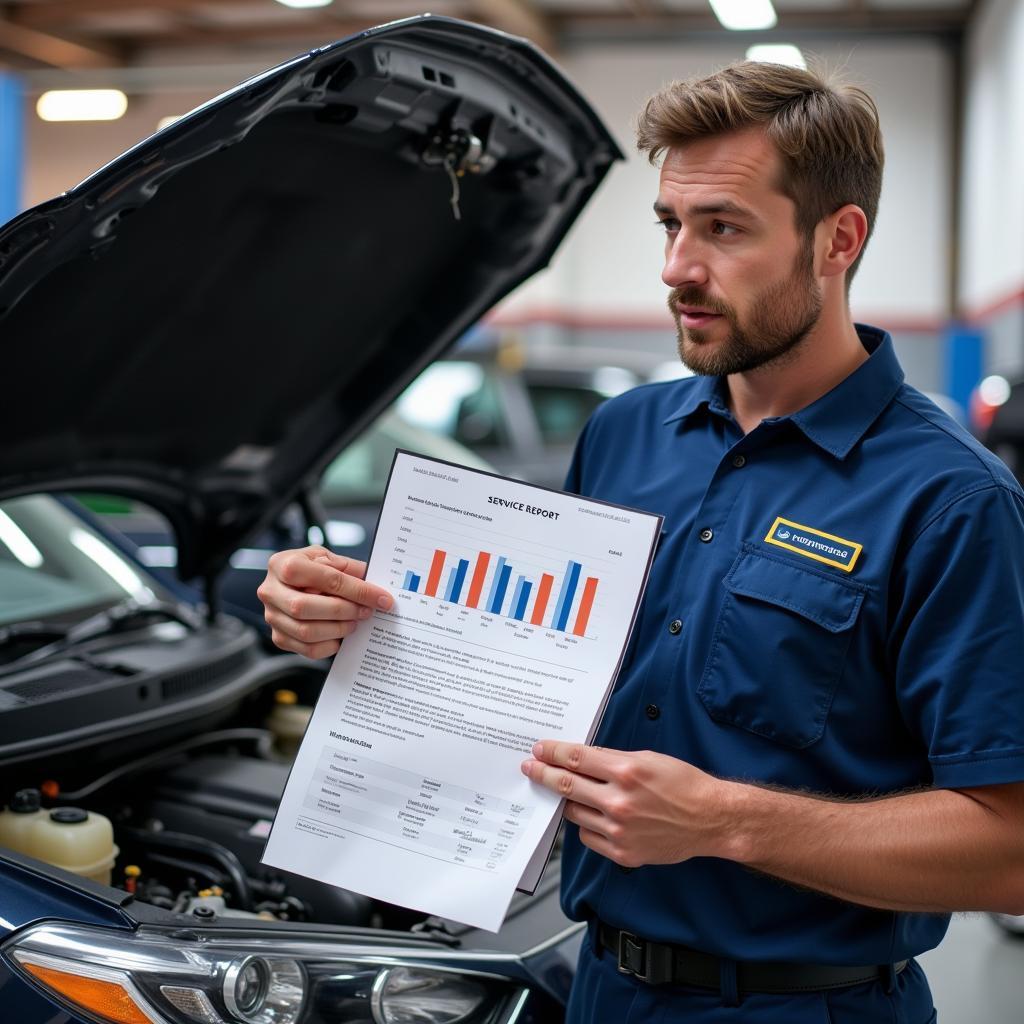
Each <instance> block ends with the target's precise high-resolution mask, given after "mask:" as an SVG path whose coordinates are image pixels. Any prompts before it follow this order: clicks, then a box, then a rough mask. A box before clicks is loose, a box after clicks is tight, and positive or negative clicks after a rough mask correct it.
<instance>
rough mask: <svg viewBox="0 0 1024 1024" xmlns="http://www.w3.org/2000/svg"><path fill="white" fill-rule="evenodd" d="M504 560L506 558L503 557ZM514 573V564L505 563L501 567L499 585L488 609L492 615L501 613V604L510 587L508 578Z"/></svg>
mask: <svg viewBox="0 0 1024 1024" xmlns="http://www.w3.org/2000/svg"><path fill="white" fill-rule="evenodd" d="M502 561H504V559H502ZM511 575H512V566H511V565H503V566H502V567H501V575H500V576H499V577H498V586H497V587H496V588H495V591H494V600H493V601H491V603H490V605H489V606H488V610H489V611H490V612H491V614H492V615H500V614H501V606H502V604H503V603H504V601H505V591H506V590H507V589H508V579H509V577H510V576H511Z"/></svg>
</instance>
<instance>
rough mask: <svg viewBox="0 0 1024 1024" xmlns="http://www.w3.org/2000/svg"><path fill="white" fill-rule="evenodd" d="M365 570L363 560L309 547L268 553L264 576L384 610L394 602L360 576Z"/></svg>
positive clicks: (288, 584) (384, 592)
mask: <svg viewBox="0 0 1024 1024" xmlns="http://www.w3.org/2000/svg"><path fill="white" fill-rule="evenodd" d="M365 573H366V563H365V562H360V561H358V560H357V559H354V558H344V557H343V556H340V555H335V554H332V553H331V552H330V551H328V550H327V549H326V548H321V547H311V548H301V549H299V550H297V551H279V552H277V553H276V554H274V555H271V556H270V562H269V564H268V571H267V579H268V580H270V579H273V580H276V581H277V582H279V583H281V584H283V585H284V586H285V587H289V588H291V589H293V590H303V591H309V592H311V593H314V594H325V595H330V596H333V597H341V598H344V599H345V600H348V601H351V602H352V603H353V604H358V605H364V606H366V607H369V608H381V609H383V610H385V611H386V610H387V609H389V608H390V607H391V605H392V604H393V603H394V602H393V599H392V597H391V595H390V594H389V593H388V592H387V591H386V590H385V589H384V588H383V587H378V586H376V585H375V584H373V583H367V582H366V581H365V580H364V579H363V576H364V575H365ZM261 600H262V598H261Z"/></svg>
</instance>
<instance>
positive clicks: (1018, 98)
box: [960, 0, 1024, 345]
mask: <svg viewBox="0 0 1024 1024" xmlns="http://www.w3.org/2000/svg"><path fill="white" fill-rule="evenodd" d="M965 114H966V119H965V131H964V173H963V179H962V207H961V209H962V220H961V232H962V249H961V261H960V288H961V294H962V298H963V301H964V303H965V305H966V306H967V308H968V309H970V310H974V311H978V312H980V311H982V310H984V309H986V307H991V306H993V305H995V304H996V303H999V302H1001V301H1002V300H1005V299H1007V298H1009V297H1011V296H1014V295H1017V294H1019V293H1020V292H1021V291H1022V290H1024V2H1021V0H986V2H984V3H982V4H981V5H980V8H979V10H978V13H977V15H976V16H975V19H974V23H973V25H972V27H971V31H970V34H969V37H968V47H967V68H966V100H965ZM1019 344H1020V340H1019V339H1018V345H1019Z"/></svg>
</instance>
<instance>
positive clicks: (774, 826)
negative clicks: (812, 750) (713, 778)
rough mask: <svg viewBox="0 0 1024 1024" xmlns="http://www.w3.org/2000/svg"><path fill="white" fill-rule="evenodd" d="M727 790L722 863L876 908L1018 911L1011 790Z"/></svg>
mask: <svg viewBox="0 0 1024 1024" xmlns="http://www.w3.org/2000/svg"><path fill="white" fill-rule="evenodd" d="M727 785H728V787H729V791H728V803H729V813H728V815H727V817H728V821H729V825H728V832H729V834H728V835H727V836H726V837H725V845H724V847H723V849H724V850H725V855H726V856H727V857H728V858H729V859H731V860H736V861H738V862H740V863H742V864H745V865H747V866H748V867H752V868H756V869H757V870H760V871H764V872H765V873H766V874H770V875H774V876H776V877H778V878H781V879H784V880H786V881H788V882H792V883H795V884H797V885H801V886H806V887H807V888H810V889H815V890H817V891H819V892H826V893H829V894H830V895H833V896H836V897H839V898H840V899H844V900H849V901H850V902H853V903H860V904H864V905H866V906H871V907H878V908H880V909H884V910H904V911H923V912H928V911H931V912H946V911H956V910H995V911H1003V912H1007V913H1018V914H1020V913H1024V830H1021V828H1020V815H1019V808H1020V797H1019V788H1018V787H987V788H986V789H984V790H981V791H969V792H958V791H955V790H947V789H936V790H929V791H927V792H920V793H909V794H905V795H902V796H895V797H890V798H886V799H880V800H871V801H863V802H856V801H839V800H828V799H819V798H815V797H810V796H806V795H803V794H798V793H783V792H776V791H773V790H766V789H761V788H758V787H756V786H750V785H744V784H741V783H730V784H727ZM999 791H1003V792H1002V793H999ZM994 793H995V794H997V795H996V796H995V798H992V794H994Z"/></svg>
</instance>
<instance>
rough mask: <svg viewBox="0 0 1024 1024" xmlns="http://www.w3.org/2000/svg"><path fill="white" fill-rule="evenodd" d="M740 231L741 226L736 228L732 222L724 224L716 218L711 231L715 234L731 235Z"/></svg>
mask: <svg viewBox="0 0 1024 1024" xmlns="http://www.w3.org/2000/svg"><path fill="white" fill-rule="evenodd" d="M738 231H739V228H734V227H733V226H732V225H731V224H723V223H722V222H721V221H720V220H716V221H715V222H714V223H713V224H712V225H711V233H712V234H713V235H730V234H735V233H736V232H738Z"/></svg>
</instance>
